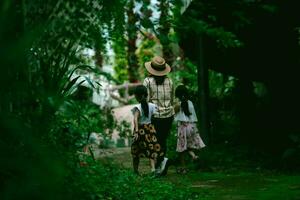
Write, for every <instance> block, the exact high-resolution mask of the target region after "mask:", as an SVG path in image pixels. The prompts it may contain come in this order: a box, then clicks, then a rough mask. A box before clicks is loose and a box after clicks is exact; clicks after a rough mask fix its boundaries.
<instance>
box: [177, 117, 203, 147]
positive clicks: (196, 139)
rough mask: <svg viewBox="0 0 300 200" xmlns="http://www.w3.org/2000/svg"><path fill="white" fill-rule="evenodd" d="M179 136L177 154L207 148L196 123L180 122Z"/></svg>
mask: <svg viewBox="0 0 300 200" xmlns="http://www.w3.org/2000/svg"><path fill="white" fill-rule="evenodd" d="M177 136H178V137H177V148H176V151H177V152H183V151H186V150H188V149H201V148H203V147H205V144H204V142H203V141H202V139H201V137H200V135H199V132H198V128H197V125H196V124H195V123H192V122H180V121H179V122H178V133H177Z"/></svg>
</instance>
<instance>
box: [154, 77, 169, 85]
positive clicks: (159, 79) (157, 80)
mask: <svg viewBox="0 0 300 200" xmlns="http://www.w3.org/2000/svg"><path fill="white" fill-rule="evenodd" d="M152 76H153V75H152ZM153 78H154V80H155V83H156V85H162V84H163V83H164V82H165V79H166V76H153Z"/></svg>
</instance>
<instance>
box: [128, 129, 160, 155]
mask: <svg viewBox="0 0 300 200" xmlns="http://www.w3.org/2000/svg"><path fill="white" fill-rule="evenodd" d="M131 154H132V156H133V157H140V158H143V157H146V158H152V159H156V158H158V157H162V156H163V155H164V153H163V152H162V150H161V146H160V144H159V143H158V141H157V137H156V131H155V128H154V126H153V125H152V124H141V125H139V132H138V139H137V140H135V141H133V143H132V145H131Z"/></svg>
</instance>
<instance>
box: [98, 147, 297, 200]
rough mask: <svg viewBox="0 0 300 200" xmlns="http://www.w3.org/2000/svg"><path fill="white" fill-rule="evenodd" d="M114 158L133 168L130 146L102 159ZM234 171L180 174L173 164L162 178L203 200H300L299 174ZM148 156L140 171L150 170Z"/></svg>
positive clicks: (146, 172)
mask: <svg viewBox="0 0 300 200" xmlns="http://www.w3.org/2000/svg"><path fill="white" fill-rule="evenodd" d="M102 159H103V161H104V160H106V161H112V162H114V163H117V164H119V165H120V167H122V168H126V169H131V156H130V152H129V149H128V148H123V152H121V153H120V152H119V153H118V154H113V155H112V156H110V157H106V158H105V159H104V158H102ZM234 166H235V169H234V170H218V169H216V170H212V171H209V172H208V171H206V170H201V169H195V167H194V169H193V166H192V165H190V168H191V170H190V171H189V173H188V174H186V175H178V174H177V173H176V169H175V167H173V166H171V167H170V169H169V172H168V175H167V176H166V177H164V178H162V180H163V181H166V182H171V183H173V184H175V185H176V187H178V188H185V187H188V188H190V190H191V191H192V192H194V193H196V194H197V196H198V197H199V199H201V200H277V199H278V200H300V175H298V174H296V175H292V174H283V173H279V172H275V171H270V170H261V169H257V170H248V169H244V168H243V167H242V168H240V169H237V168H236V167H237V165H236V164H235V165H234ZM149 170H150V168H149V164H148V160H147V159H142V160H141V163H140V172H141V174H142V175H147V174H148V173H149Z"/></svg>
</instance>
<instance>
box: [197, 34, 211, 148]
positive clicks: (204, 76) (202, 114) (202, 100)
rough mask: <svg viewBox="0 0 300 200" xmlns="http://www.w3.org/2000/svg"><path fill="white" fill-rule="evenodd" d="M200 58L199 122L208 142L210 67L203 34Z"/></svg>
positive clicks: (202, 134)
mask: <svg viewBox="0 0 300 200" xmlns="http://www.w3.org/2000/svg"><path fill="white" fill-rule="evenodd" d="M197 43H198V47H199V53H198V60H197V66H198V69H197V75H198V94H199V106H200V109H199V118H200V120H199V122H200V124H199V125H200V134H201V136H202V137H203V138H204V141H206V143H208V142H209V139H210V138H209V124H208V123H209V120H208V102H207V101H208V94H209V91H208V68H207V66H206V64H205V62H204V52H203V50H204V48H203V36H201V35H200V36H198V41H197Z"/></svg>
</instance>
